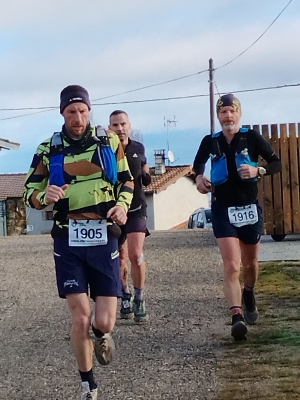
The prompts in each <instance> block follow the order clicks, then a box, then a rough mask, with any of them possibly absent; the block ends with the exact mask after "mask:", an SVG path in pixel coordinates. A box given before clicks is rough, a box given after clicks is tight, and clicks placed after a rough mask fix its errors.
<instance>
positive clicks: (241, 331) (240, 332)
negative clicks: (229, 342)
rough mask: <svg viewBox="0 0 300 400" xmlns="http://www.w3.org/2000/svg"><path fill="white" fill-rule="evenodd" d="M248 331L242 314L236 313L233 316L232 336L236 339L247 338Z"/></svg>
mask: <svg viewBox="0 0 300 400" xmlns="http://www.w3.org/2000/svg"><path fill="white" fill-rule="evenodd" d="M247 332H248V329H247V326H246V324H245V320H244V317H243V316H242V314H234V315H233V316H232V327H231V336H233V337H234V340H243V339H246V335H247Z"/></svg>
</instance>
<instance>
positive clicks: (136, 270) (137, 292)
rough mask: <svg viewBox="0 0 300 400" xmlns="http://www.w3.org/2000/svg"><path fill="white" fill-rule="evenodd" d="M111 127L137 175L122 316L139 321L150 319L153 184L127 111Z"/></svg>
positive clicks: (126, 236)
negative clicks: (148, 192) (149, 189)
mask: <svg viewBox="0 0 300 400" xmlns="http://www.w3.org/2000/svg"><path fill="white" fill-rule="evenodd" d="M109 129H111V130H112V131H114V132H115V133H116V134H117V135H118V136H119V139H120V142H121V144H122V146H123V149H124V153H125V155H126V157H127V161H128V165H129V169H130V172H131V174H132V176H133V178H134V191H133V199H132V203H131V206H130V209H129V211H128V213H127V218H128V219H127V222H126V224H125V226H122V227H121V228H122V231H123V232H122V235H121V237H120V238H119V251H120V264H121V277H122V302H121V310H120V316H121V318H123V319H128V318H131V316H132V314H133V313H134V320H135V322H138V323H139V322H144V321H146V320H147V319H148V314H147V311H146V307H145V300H144V286H145V279H146V263H145V260H144V255H143V247H144V240H145V237H146V236H147V235H149V232H148V229H147V210H146V208H147V204H146V198H145V193H144V190H143V185H144V186H148V185H149V184H150V183H151V176H150V174H149V165H148V164H147V159H146V156H145V148H144V146H143V144H142V143H140V142H137V141H135V140H131V139H130V137H129V135H130V131H131V123H130V121H129V117H128V115H127V113H126V112H125V111H122V110H116V111H114V112H112V113H111V114H110V117H109ZM128 258H129V260H130V263H131V277H132V281H133V286H134V299H133V302H131V292H130V289H129V284H128V273H127V260H128Z"/></svg>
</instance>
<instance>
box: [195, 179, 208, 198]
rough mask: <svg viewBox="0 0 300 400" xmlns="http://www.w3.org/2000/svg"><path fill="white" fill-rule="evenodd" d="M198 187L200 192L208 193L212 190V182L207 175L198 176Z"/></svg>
mask: <svg viewBox="0 0 300 400" xmlns="http://www.w3.org/2000/svg"><path fill="white" fill-rule="evenodd" d="M196 187H197V190H198V192H200V193H202V194H206V193H208V192H210V191H211V182H210V180H209V179H208V178H207V176H205V175H197V176H196Z"/></svg>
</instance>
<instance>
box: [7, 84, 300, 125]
mask: <svg viewBox="0 0 300 400" xmlns="http://www.w3.org/2000/svg"><path fill="white" fill-rule="evenodd" d="M299 86H300V83H292V84H289V85H278V86H269V87H262V88H255V89H243V90H230V91H225V92H220V93H219V92H218V94H217V95H219V96H221V95H222V94H226V93H229V92H232V93H247V92H258V91H263V90H272V89H273V90H274V89H286V88H289V87H299ZM208 96H209V94H194V95H190V96H178V97H165V98H156V99H145V100H130V101H118V102H111V103H92V106H93V107H95V106H111V105H118V104H134V103H149V102H156V101H169V100H184V99H193V98H197V97H208ZM58 108H59V107H52V108H50V107H49V108H48V109H47V110H42V111H37V112H34V113H28V114H22V115H16V116H14V117H8V118H0V121H6V120H9V119H14V118H21V117H26V116H30V115H34V114H40V113H43V112H48V111H53V110H54V109H58ZM0 111H5V109H0Z"/></svg>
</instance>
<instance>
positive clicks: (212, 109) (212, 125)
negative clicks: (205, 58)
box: [208, 58, 215, 134]
mask: <svg viewBox="0 0 300 400" xmlns="http://www.w3.org/2000/svg"><path fill="white" fill-rule="evenodd" d="M208 70H209V81H208V82H209V108H210V133H211V134H213V133H214V132H215V107H214V71H215V70H214V62H213V59H212V58H210V59H209V69H208Z"/></svg>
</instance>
